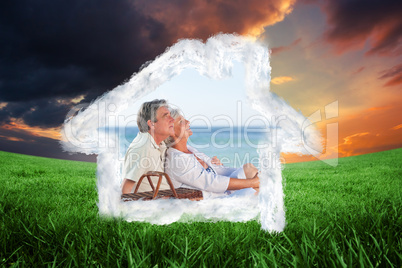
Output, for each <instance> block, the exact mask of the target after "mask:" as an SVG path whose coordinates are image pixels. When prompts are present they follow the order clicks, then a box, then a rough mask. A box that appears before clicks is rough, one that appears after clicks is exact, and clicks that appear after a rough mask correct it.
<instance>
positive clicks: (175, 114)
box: [164, 109, 183, 147]
mask: <svg viewBox="0 0 402 268" xmlns="http://www.w3.org/2000/svg"><path fill="white" fill-rule="evenodd" d="M180 115H183V113H182V112H181V111H180V110H179V109H170V116H171V117H173V119H175V120H176V118H177V117H179V116H180ZM164 142H165V144H166V146H167V147H172V145H173V144H174V143H175V140H174V138H173V137H172V136H170V137H167V138H166V139H165V140H164Z"/></svg>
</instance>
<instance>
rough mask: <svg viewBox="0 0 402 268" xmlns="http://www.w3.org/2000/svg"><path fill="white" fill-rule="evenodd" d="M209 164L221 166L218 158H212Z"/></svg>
mask: <svg viewBox="0 0 402 268" xmlns="http://www.w3.org/2000/svg"><path fill="white" fill-rule="evenodd" d="M211 163H212V164H214V165H217V166H223V164H222V163H221V161H220V160H219V159H218V157H216V156H214V157H212V159H211Z"/></svg>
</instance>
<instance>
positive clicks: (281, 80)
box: [271, 76, 294, 85]
mask: <svg viewBox="0 0 402 268" xmlns="http://www.w3.org/2000/svg"><path fill="white" fill-rule="evenodd" d="M293 80H294V79H293V77H290V76H279V77H275V78H273V79H272V80H271V83H272V84H275V85H280V84H283V83H287V82H290V81H293Z"/></svg>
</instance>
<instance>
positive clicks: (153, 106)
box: [137, 99, 169, 133]
mask: <svg viewBox="0 0 402 268" xmlns="http://www.w3.org/2000/svg"><path fill="white" fill-rule="evenodd" d="M163 106H164V107H167V108H169V106H168V104H167V101H166V100H164V99H160V100H157V99H155V100H153V101H149V102H144V103H143V104H142V105H141V107H140V110H139V111H138V115H137V125H138V129H139V130H140V132H142V133H145V132H148V130H149V129H150V128H149V126H148V120H151V121H152V122H154V123H155V122H157V121H158V120H157V119H156V112H157V111H158V109H159V108H160V107H163Z"/></svg>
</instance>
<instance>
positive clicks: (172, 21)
mask: <svg viewBox="0 0 402 268" xmlns="http://www.w3.org/2000/svg"><path fill="white" fill-rule="evenodd" d="M295 2H296V1H295V0H268V1H262V0H251V1H240V2H230V1H222V0H221V1H214V2H210V1H202V0H197V1H192V2H191V3H190V2H188V3H187V2H171V1H163V0H158V1H152V2H149V1H144V0H142V1H136V2H135V3H134V5H135V7H136V8H137V9H138V10H140V11H141V12H143V13H144V14H145V15H147V16H149V17H151V18H153V19H155V20H157V21H159V22H160V23H162V24H163V25H164V27H165V28H166V29H169V30H170V31H175V32H176V34H174V35H173V36H174V38H175V39H176V38H203V39H206V38H208V37H209V36H210V35H211V34H214V33H219V32H224V33H234V32H236V33H239V34H242V35H250V36H253V37H257V36H259V35H260V34H262V33H263V32H264V27H266V26H268V25H272V24H275V23H277V22H279V21H282V20H283V19H284V18H285V16H286V15H287V14H289V13H290V12H291V11H292V8H293V5H294V3H295ZM144 34H145V35H146V34H149V33H146V32H144Z"/></svg>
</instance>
